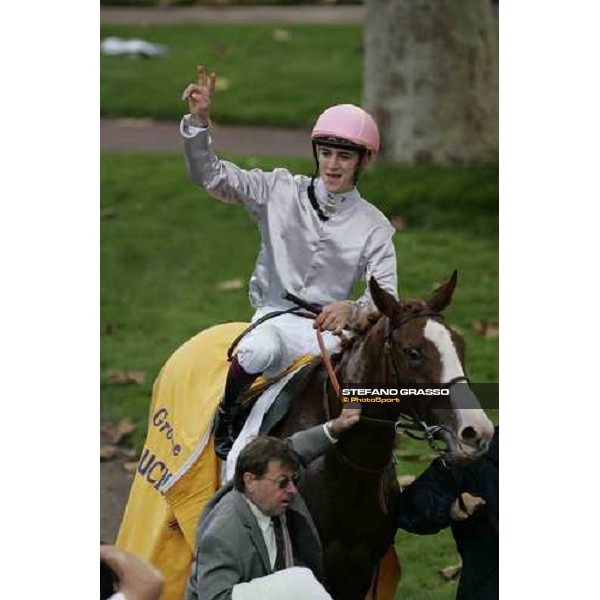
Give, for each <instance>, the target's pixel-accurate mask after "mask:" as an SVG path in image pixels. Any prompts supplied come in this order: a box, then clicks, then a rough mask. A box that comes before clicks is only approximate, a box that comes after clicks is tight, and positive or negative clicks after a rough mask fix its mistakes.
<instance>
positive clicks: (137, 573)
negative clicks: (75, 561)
mask: <svg viewBox="0 0 600 600" xmlns="http://www.w3.org/2000/svg"><path fill="white" fill-rule="evenodd" d="M100 560H101V561H104V562H105V563H106V564H107V565H108V566H109V567H110V568H111V569H112V571H113V572H114V573H115V574H116V576H117V578H118V592H117V594H116V596H117V598H118V597H119V594H122V596H123V597H124V598H125V600H158V598H159V597H160V595H161V593H162V589H163V584H164V578H163V576H162V575H161V573H160V571H159V570H158V569H156V568H155V567H153V566H152V565H151V564H150V563H148V562H146V561H145V560H142V559H141V558H139V557H137V556H135V555H134V554H131V553H130V552H125V551H124V550H119V549H118V548H116V547H115V546H106V545H102V544H101V545H100Z"/></svg>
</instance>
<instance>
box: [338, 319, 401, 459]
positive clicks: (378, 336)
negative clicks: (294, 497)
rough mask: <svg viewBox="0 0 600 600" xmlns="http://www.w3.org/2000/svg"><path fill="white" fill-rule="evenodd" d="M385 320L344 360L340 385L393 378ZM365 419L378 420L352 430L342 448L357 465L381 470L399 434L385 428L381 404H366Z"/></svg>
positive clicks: (362, 408)
mask: <svg viewBox="0 0 600 600" xmlns="http://www.w3.org/2000/svg"><path fill="white" fill-rule="evenodd" d="M384 336H385V319H384V318H382V319H380V320H379V321H378V322H377V323H376V324H375V325H373V327H372V328H371V329H370V330H369V331H368V332H367V334H366V335H365V336H364V337H363V338H362V339H360V340H357V341H356V342H355V343H354V344H353V346H352V347H351V348H350V349H349V350H348V354H347V355H345V356H344V357H343V358H342V361H341V363H340V367H339V369H338V377H339V380H340V383H349V384H365V385H367V384H373V383H377V384H383V383H386V382H387V380H388V377H389V374H388V371H387V368H388V365H387V361H386V359H385V354H384ZM361 411H362V412H361V416H362V417H371V418H374V419H378V421H379V423H377V424H376V423H374V422H371V423H369V424H366V422H365V423H364V424H362V425H361V426H355V427H353V428H352V429H350V430H349V431H348V432H346V434H345V435H344V439H343V440H340V448H341V449H343V451H344V453H345V454H346V455H347V456H348V458H350V459H351V460H352V462H354V463H356V464H361V465H365V466H371V467H374V466H380V465H381V464H385V461H386V458H390V457H391V455H392V450H393V445H394V438H395V431H394V430H393V428H392V427H386V426H384V425H382V424H381V422H380V421H381V418H380V415H379V414H378V413H379V412H380V411H379V407H378V405H377V404H363V405H362V406H361Z"/></svg>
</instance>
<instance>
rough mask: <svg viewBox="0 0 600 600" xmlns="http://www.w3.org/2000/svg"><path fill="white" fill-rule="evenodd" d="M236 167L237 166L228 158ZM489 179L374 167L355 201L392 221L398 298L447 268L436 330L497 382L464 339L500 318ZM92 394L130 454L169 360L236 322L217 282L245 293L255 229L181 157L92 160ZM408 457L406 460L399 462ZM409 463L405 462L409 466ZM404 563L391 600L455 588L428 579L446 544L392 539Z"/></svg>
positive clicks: (493, 357) (485, 347)
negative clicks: (447, 300)
mask: <svg viewBox="0 0 600 600" xmlns="http://www.w3.org/2000/svg"><path fill="white" fill-rule="evenodd" d="M236 160H237V159H236ZM237 162H238V164H240V165H242V166H247V167H254V166H261V167H263V168H265V169H269V168H272V167H273V166H275V165H277V166H287V167H288V168H290V169H291V170H292V171H294V172H299V173H302V172H309V171H310V169H311V163H310V162H309V161H308V160H306V161H302V160H290V159H286V160H285V161H283V160H280V159H277V160H275V159H274V160H267V159H260V161H259V160H258V159H248V160H244V161H242V160H237ZM497 182H498V171H497V167H493V166H487V167H477V168H469V169H463V170H446V169H442V168H433V167H427V168H426V167H410V168H409V167H404V168H400V167H392V166H386V165H383V166H381V165H380V166H376V167H374V168H373V169H372V170H370V171H368V172H367V173H365V176H364V179H363V180H362V181H361V186H360V187H361V191H362V193H363V195H364V196H365V197H366V198H368V199H369V200H370V201H371V202H373V203H374V204H376V205H378V206H379V207H380V208H381V209H382V210H383V211H384V212H385V213H386V214H387V215H389V216H391V215H395V214H401V215H402V216H403V218H404V219H405V221H406V224H407V226H406V229H404V230H403V231H399V232H398V233H397V235H396V249H397V253H398V264H399V281H400V291H401V294H402V295H404V296H410V297H417V296H418V297H421V296H423V295H425V294H427V293H428V292H429V291H430V290H431V288H432V286H433V284H434V283H436V282H440V281H441V280H442V279H444V278H445V277H447V276H448V275H449V274H450V272H451V271H452V269H453V268H458V269H459V285H458V288H457V291H456V294H455V297H454V303H453V305H452V306H451V307H450V308H449V309H448V311H447V318H448V320H449V322H450V323H451V324H453V325H456V326H458V327H460V328H461V329H462V331H463V333H464V336H465V339H466V342H467V353H468V354H467V357H468V367H469V374H470V376H471V378H472V380H473V381H476V382H495V381H497V380H498V341H497V340H485V339H484V338H482V337H480V336H479V335H477V334H476V333H475V332H474V331H473V329H472V323H473V321H475V320H477V319H497V318H498V240H497V227H498V217H497V213H498V205H497V200H498V183H497ZM102 210H103V211H104V214H107V211H108V212H109V213H112V218H104V219H102V221H101V239H102V255H101V256H102V263H101V287H102V298H101V341H102V350H101V388H102V418H103V420H119V419H121V418H123V417H132V418H133V419H134V420H135V421H136V422H137V424H138V427H137V430H136V432H135V433H134V434H133V436H132V443H134V444H136V445H138V446H141V444H142V443H143V440H144V438H145V431H146V420H147V411H148V404H149V400H150V395H151V386H152V381H153V379H154V377H155V376H156V375H157V373H158V371H159V369H160V367H161V366H162V365H163V364H164V362H165V361H166V360H167V358H168V357H169V355H170V354H171V353H172V352H173V351H174V350H175V349H176V348H177V347H178V346H179V345H180V344H182V343H183V342H184V341H185V340H187V339H188V338H189V337H191V336H192V335H194V334H195V333H197V332H198V331H199V330H201V329H203V328H205V327H208V326H210V325H213V324H215V323H218V322H222V321H227V320H247V319H249V318H250V316H251V314H252V310H251V308H250V306H249V304H248V301H247V291H246V285H244V287H243V289H237V290H232V291H220V290H218V289H217V287H216V286H217V284H218V283H219V282H222V281H225V280H230V279H241V280H242V281H243V282H244V284H246V282H247V280H248V278H249V275H250V273H251V272H252V268H253V265H254V261H255V259H256V252H257V248H258V241H259V237H258V231H257V228H256V226H255V224H254V222H253V221H252V220H251V219H250V217H249V216H248V215H247V214H246V213H245V211H244V210H243V209H241V208H240V207H234V206H226V205H224V204H221V203H219V202H216V201H213V200H210V199H208V197H207V196H206V194H205V193H204V192H203V191H201V190H198V189H197V188H194V187H193V186H192V185H191V183H189V182H188V180H187V175H186V173H185V166H184V159H183V157H178V156H173V155H164V156H160V155H143V154H136V155H123V154H103V155H102ZM112 369H116V370H140V371H144V372H146V381H145V383H144V384H143V385H111V384H109V383H108V380H107V373H108V371H109V370H112ZM408 442H409V443H406V444H403V445H402V448H401V450H400V458H401V463H400V467H399V470H400V472H401V473H413V474H418V473H419V472H421V471H422V470H423V469H424V468H425V466H426V465H427V464H428V462H429V454H430V452H429V449H428V448H427V447H426V446H424V445H423V444H420V443H418V442H413V441H411V440H408ZM406 454H408V455H410V456H409V457H406V456H403V455H406ZM411 457H412V458H411ZM398 540H399V544H398V546H399V548H400V550H399V552H400V555H401V558H402V562H403V565H404V574H403V583H402V587H401V597H402V600H409V599H415V600H417V599H418V600H428V599H431V600H442V599H444V600H446V599H447V600H450V599H452V598H454V596H455V589H456V583H454V582H452V583H446V582H444V581H443V580H442V579H441V578H440V577H439V576H438V575H437V570H439V569H440V568H442V567H444V566H447V565H449V564H454V563H456V562H457V556H456V552H455V550H454V543H453V541H452V539H451V536H450V533H449V532H444V533H442V534H440V535H437V536H425V537H420V536H411V535H409V534H406V533H400V534H399V535H398Z"/></svg>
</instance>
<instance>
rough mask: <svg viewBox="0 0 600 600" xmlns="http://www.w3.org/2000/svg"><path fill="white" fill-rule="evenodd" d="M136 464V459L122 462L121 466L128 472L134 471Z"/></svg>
mask: <svg viewBox="0 0 600 600" xmlns="http://www.w3.org/2000/svg"><path fill="white" fill-rule="evenodd" d="M137 466H138V464H137V461H135V462H126V463H123V468H124V469H125V470H126V471H127V472H128V473H135V472H136V471H137Z"/></svg>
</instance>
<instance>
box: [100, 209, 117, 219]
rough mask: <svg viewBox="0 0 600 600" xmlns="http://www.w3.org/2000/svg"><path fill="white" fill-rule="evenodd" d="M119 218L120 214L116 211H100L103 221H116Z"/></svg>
mask: <svg viewBox="0 0 600 600" xmlns="http://www.w3.org/2000/svg"><path fill="white" fill-rule="evenodd" d="M118 216H119V213H118V212H117V211H116V210H113V209H108V210H101V211H100V218H101V219H116V218H117V217H118Z"/></svg>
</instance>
